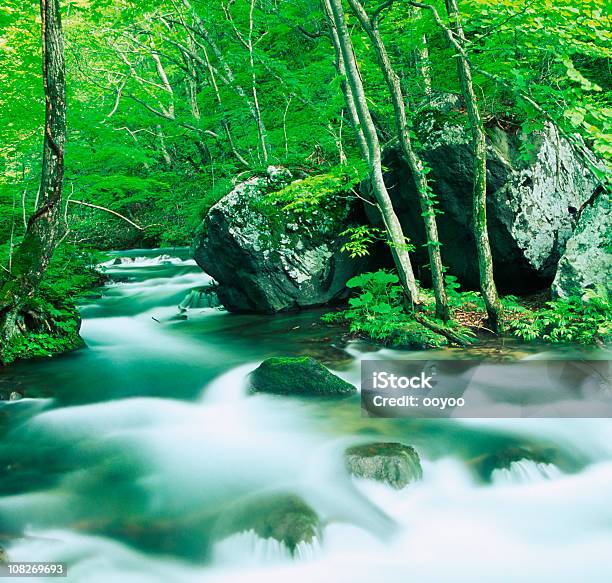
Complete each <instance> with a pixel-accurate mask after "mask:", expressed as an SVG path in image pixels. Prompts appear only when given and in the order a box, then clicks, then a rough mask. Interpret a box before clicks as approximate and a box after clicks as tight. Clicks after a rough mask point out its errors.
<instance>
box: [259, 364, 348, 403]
mask: <svg viewBox="0 0 612 583" xmlns="http://www.w3.org/2000/svg"><path fill="white" fill-rule="evenodd" d="M250 391H251V392H252V393H271V394H274V395H293V396H303V397H346V396H349V395H352V394H354V393H356V391H357V389H356V388H355V387H354V386H353V385H351V384H350V383H347V382H346V381H344V380H342V379H341V378H340V377H337V376H336V375H335V374H333V373H332V372H330V371H329V370H328V369H327V368H326V367H324V366H323V365H322V364H321V363H320V362H318V361H316V360H315V359H314V358H311V357H310V356H302V357H274V358H268V359H267V360H264V361H263V362H262V363H261V365H259V367H258V368H257V369H255V370H254V371H253V372H252V373H251V375H250Z"/></svg>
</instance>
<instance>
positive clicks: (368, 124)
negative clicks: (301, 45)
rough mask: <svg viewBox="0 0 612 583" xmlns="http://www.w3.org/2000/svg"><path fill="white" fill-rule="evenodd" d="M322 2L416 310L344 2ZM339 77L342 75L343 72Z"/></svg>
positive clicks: (374, 184)
mask: <svg viewBox="0 0 612 583" xmlns="http://www.w3.org/2000/svg"><path fill="white" fill-rule="evenodd" d="M322 2H323V8H324V10H325V12H326V13H327V14H328V22H329V24H330V30H331V36H332V40H333V41H334V43H338V46H337V47H336V52H337V54H339V55H341V57H342V65H343V68H344V73H345V74H346V81H347V83H346V84H344V85H343V89H344V90H345V98H346V101H347V107H348V109H349V112H350V114H351V117H352V118H353V117H354V116H356V117H357V119H356V120H354V121H355V122H356V123H357V128H358V132H357V133H358V139H359V144H360V147H361V150H362V156H363V157H364V159H365V160H366V162H367V163H368V165H369V170H370V183H371V186H372V190H373V192H374V196H375V198H376V202H377V204H378V208H379V210H380V213H381V215H382V218H383V222H384V225H385V228H386V231H387V235H388V237H389V244H390V246H391V252H392V254H393V259H394V261H395V266H396V268H397V271H398V275H399V278H400V281H401V282H402V286H403V287H404V290H405V293H406V295H407V297H408V299H409V301H410V302H411V303H412V304H413V305H414V306H418V304H419V303H420V301H421V298H420V293H419V289H418V287H417V283H416V280H415V277H414V272H413V270H412V263H411V261H410V255H409V252H408V248H407V245H406V238H405V237H404V232H403V230H402V226H401V224H400V221H399V219H398V217H397V215H396V213H395V210H394V209H393V203H392V202H391V197H390V196H389V192H388V191H387V187H386V185H385V181H384V178H383V172H382V160H381V152H380V143H379V141H378V135H377V133H376V127H375V125H374V122H373V120H372V115H371V113H370V110H369V107H368V104H367V99H366V95H365V89H364V87H363V83H362V81H361V75H360V73H359V69H358V67H357V62H356V60H355V54H354V50H353V43H352V41H351V37H350V34H349V31H348V28H347V25H346V21H345V15H344V9H343V7H342V0H322ZM339 73H340V74H341V75H342V73H343V72H342V70H340V71H339Z"/></svg>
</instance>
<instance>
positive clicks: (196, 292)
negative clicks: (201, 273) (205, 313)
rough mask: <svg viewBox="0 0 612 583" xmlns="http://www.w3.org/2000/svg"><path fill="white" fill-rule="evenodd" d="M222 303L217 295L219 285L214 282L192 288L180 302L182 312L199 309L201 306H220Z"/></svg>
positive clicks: (179, 307)
mask: <svg viewBox="0 0 612 583" xmlns="http://www.w3.org/2000/svg"><path fill="white" fill-rule="evenodd" d="M220 305H221V302H220V301H219V297H218V295H217V286H216V285H214V284H210V285H205V286H202V287H198V288H196V289H192V290H191V291H190V292H189V293H188V294H187V296H186V297H185V299H184V300H183V301H182V302H181V303H180V304H179V306H178V309H179V310H180V311H181V312H186V311H187V310H197V309H201V308H218V307H219V306H220Z"/></svg>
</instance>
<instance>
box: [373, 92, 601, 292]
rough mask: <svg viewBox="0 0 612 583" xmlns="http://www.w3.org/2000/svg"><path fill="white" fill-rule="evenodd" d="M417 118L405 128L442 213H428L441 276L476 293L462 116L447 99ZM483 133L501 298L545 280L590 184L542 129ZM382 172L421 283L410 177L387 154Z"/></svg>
mask: <svg viewBox="0 0 612 583" xmlns="http://www.w3.org/2000/svg"><path fill="white" fill-rule="evenodd" d="M426 113H427V112H425V113H423V114H422V115H420V116H419V125H418V126H417V128H415V129H416V130H417V133H418V135H419V138H420V141H421V143H422V144H423V151H422V156H423V158H424V159H425V161H426V162H427V164H428V165H429V166H430V167H431V173H430V174H429V177H430V180H431V185H432V187H433V190H434V192H435V193H436V195H437V198H438V201H439V208H440V210H441V211H442V213H443V214H441V215H439V216H438V226H439V231H440V240H441V241H442V258H443V261H444V263H445V265H446V266H447V267H448V268H449V272H450V273H452V274H453V275H456V276H457V277H458V278H459V279H460V281H461V282H462V283H464V284H465V285H467V286H469V287H472V288H477V287H478V273H477V269H476V266H477V265H478V263H477V261H476V255H475V246H474V239H473V237H472V235H471V227H470V224H471V215H472V213H471V197H472V177H473V155H472V147H471V139H470V134H469V131H468V130H467V127H466V126H467V120H466V116H465V113H464V111H463V110H462V109H461V104H460V102H459V100H458V98H454V97H452V96H446V97H445V98H444V99H440V103H436V102H435V100H434V102H433V103H432V105H431V109H430V110H429V113H428V114H426ZM487 133H488V139H487V181H488V189H487V190H488V192H487V194H488V204H487V211H488V218H489V234H490V239H491V248H492V251H493V259H494V264H495V276H496V281H497V283H498V286H499V287H500V289H501V290H502V291H504V292H516V293H520V292H527V291H533V290H536V289H542V288H544V287H546V286H548V285H550V284H551V282H552V281H553V278H554V277H555V273H556V269H557V263H558V262H559V259H560V257H561V256H562V255H563V252H564V250H565V245H566V243H567V241H568V239H569V238H570V237H571V235H572V232H573V230H574V227H575V226H576V222H577V220H578V218H579V214H580V211H581V209H582V208H583V206H584V205H585V203H586V202H587V201H588V200H589V199H590V198H591V197H592V195H593V193H594V192H595V191H596V190H597V189H598V187H599V182H598V180H597V179H596V178H595V176H594V175H593V173H592V172H591V171H590V170H589V169H588V167H587V164H586V163H585V161H584V159H583V154H582V153H579V152H577V150H576V148H575V147H574V146H573V145H572V144H570V143H569V142H568V140H566V139H565V138H564V137H562V136H561V135H560V133H559V131H558V130H557V128H555V126H553V125H552V124H550V123H546V124H544V127H543V129H542V130H539V131H534V132H532V133H530V134H528V135H527V134H525V133H523V132H522V131H520V130H519V128H516V127H515V128H512V127H511V128H510V129H506V130H502V129H501V128H500V127H499V126H498V125H495V126H494V127H490V128H488V129H487ZM577 139H578V138H577ZM385 166H386V167H387V168H388V170H389V171H388V172H387V173H386V176H385V179H386V181H387V183H388V186H389V188H390V193H391V195H392V198H393V202H394V205H395V208H396V210H397V212H398V215H399V216H400V220H401V222H402V225H403V226H404V230H405V234H406V235H407V236H408V237H409V238H410V239H411V240H412V242H413V243H414V244H416V246H417V250H416V253H415V264H416V270H417V275H418V277H419V278H420V279H421V280H422V281H425V282H428V280H429V274H428V267H427V253H426V248H424V247H423V244H424V243H425V234H424V229H423V224H422V218H421V211H420V207H419V203H418V199H417V196H416V191H415V188H414V183H413V179H412V175H411V173H410V170H409V168H408V167H407V165H406V164H405V163H404V162H403V160H402V159H401V156H400V154H399V151H398V149H397V147H390V148H388V149H387V151H386V154H385ZM366 207H367V208H366V212H368V214H369V217H370V220H371V221H372V222H374V223H375V224H379V223H380V219H379V217H378V216H377V214H378V213H377V212H376V211H375V210H373V207H371V206H370V205H366Z"/></svg>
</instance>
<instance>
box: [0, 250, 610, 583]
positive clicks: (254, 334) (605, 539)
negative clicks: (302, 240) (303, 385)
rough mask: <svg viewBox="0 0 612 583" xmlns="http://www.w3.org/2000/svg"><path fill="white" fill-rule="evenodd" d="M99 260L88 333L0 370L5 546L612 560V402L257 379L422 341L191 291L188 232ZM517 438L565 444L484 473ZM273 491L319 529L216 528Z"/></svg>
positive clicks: (204, 557)
mask: <svg viewBox="0 0 612 583" xmlns="http://www.w3.org/2000/svg"><path fill="white" fill-rule="evenodd" d="M166 253H168V254H169V255H165V254H166ZM115 258H117V259H115ZM107 270H108V273H109V275H110V276H112V278H113V279H114V280H115V282H114V283H112V284H110V285H108V286H107V287H106V288H105V289H104V290H103V291H102V293H101V295H100V297H97V298H92V299H91V300H90V301H89V302H88V303H87V304H86V305H84V306H82V315H83V328H82V335H83V338H84V339H85V342H86V344H87V347H86V348H84V349H82V350H79V351H77V352H75V353H73V354H71V355H68V356H65V357H62V358H57V359H53V360H49V361H38V362H29V363H22V364H19V365H17V366H14V367H11V368H10V369H8V370H6V371H3V372H2V373H1V376H0V381H2V383H3V386H10V387H11V388H12V389H13V390H15V391H18V392H20V393H21V394H23V395H25V398H23V399H19V400H15V401H10V402H9V401H3V402H0V431H1V433H2V441H1V443H0V479H1V481H0V537H1V538H0V544H2V546H4V547H5V548H6V550H7V553H8V555H9V557H10V559H11V560H13V561H64V562H66V563H67V564H68V567H69V575H68V580H69V581H75V582H84V583H85V582H87V583H97V582H101V583H102V582H103V583H107V582H110V581H120V582H126V583H132V582H134V583H136V582H138V583H141V582H142V583H153V582H196V581H197V582H220V583H228V582H239V581H248V582H249V583H252V582H258V581H262V582H264V581H265V582H266V583H273V582H276V581H278V582H285V581H287V580H291V581H295V582H304V583H305V582H310V581H325V582H345V581H346V582H354V583H362V582H363V583H376V582H378V581H380V582H383V581H384V582H396V581H397V582H402V583H403V582H404V581H407V580H412V581H418V582H429V581H432V582H445V581H452V582H458V581H459V582H461V581H470V582H471V581H474V580H477V579H480V580H483V581H492V582H497V581H501V582H503V581H520V582H522V581H525V582H527V581H529V582H532V581H540V582H548V581H550V582H553V581H554V582H555V583H558V582H560V581H572V582H574V581H581V582H582V581H588V582H599V581H601V582H604V581H606V582H607V581H610V580H612V552H611V551H612V421H610V420H608V419H497V420H483V419H481V420H467V419H466V420H453V419H445V420H396V419H366V418H362V417H361V415H360V409H359V398H358V397H354V398H350V399H346V400H343V401H332V402H329V401H325V402H320V401H311V400H306V401H304V400H294V399H290V398H283V397H273V396H266V395H258V396H248V395H247V394H246V390H245V380H246V375H247V374H248V372H249V371H251V370H252V369H253V368H255V367H256V366H257V365H258V363H259V362H261V361H262V360H263V359H264V358H267V357H269V356H272V355H298V354H310V355H313V356H315V357H316V358H319V359H320V360H322V361H324V362H325V363H326V364H327V365H328V366H329V367H330V368H332V369H333V370H334V371H335V372H336V373H337V374H339V375H340V376H342V377H343V378H346V379H347V380H349V381H351V382H353V383H355V384H358V382H359V362H360V360H361V359H364V358H383V357H384V358H398V359H399V358H419V357H420V356H422V353H409V352H400V351H390V350H383V351H380V350H377V349H375V348H374V347H371V346H368V345H366V344H364V343H360V342H348V343H347V342H345V341H343V340H342V337H341V334H340V333H339V332H338V331H336V330H333V329H330V328H329V327H325V326H322V325H320V324H319V323H318V318H319V316H320V312H317V311H313V312H304V313H300V314H293V315H282V316H275V317H270V316H237V315H230V314H227V313H225V312H223V311H221V310H219V309H215V308H206V307H198V306H197V302H196V305H195V306H194V307H192V309H190V310H188V311H184V310H179V309H177V306H178V305H179V304H181V302H183V300H185V298H186V297H187V296H188V295H189V293H190V291H191V290H193V289H194V288H197V287H199V286H203V285H206V284H207V283H208V282H209V281H210V278H208V277H207V276H206V275H205V274H203V273H202V272H201V271H200V270H199V269H198V267H197V266H196V265H195V263H194V262H193V261H191V260H189V259H188V258H187V257H186V254H185V253H184V252H176V251H172V252H169V251H164V250H156V251H132V252H124V253H117V254H115V256H114V258H113V260H112V261H110V262H109V265H108V267H107ZM192 306H193V303H192ZM503 350H505V351H506V352H507V353H509V354H514V355H515V356H518V357H531V358H533V357H534V356H536V357H537V356H538V355H537V354H528V353H527V352H525V349H521V350H522V351H523V352H522V353H521V352H519V351H517V350H515V349H512V348H504V349H503ZM437 354H438V355H440V354H441V353H440V352H438V353H437ZM444 356H446V357H453V356H457V353H453V352H452V351H445V352H444ZM547 356H548V357H560V358H563V357H565V356H567V354H565V353H556V352H553V353H550V352H549V353H548V355H547ZM600 357H601V355H600ZM0 388H1V387H0ZM498 390H499V388H498ZM373 439H374V440H384V441H390V440H397V441H402V442H404V443H408V444H411V445H413V446H415V448H416V449H417V450H418V451H419V454H420V455H421V458H422V462H423V474H424V477H423V480H422V481H421V482H419V483H416V484H412V485H410V486H408V487H407V488H405V489H403V490H399V491H396V490H392V489H390V488H388V487H387V486H385V485H383V484H379V483H374V482H369V481H364V480H355V479H352V478H349V477H348V476H347V475H346V472H345V470H344V465H343V461H342V452H343V451H344V449H346V447H347V446H348V445H352V444H355V443H359V442H363V441H368V440H370V441H371V440H373ZM509 448H510V449H512V448H515V449H516V448H528V449H531V450H534V448H535V449H538V448H539V449H541V450H548V451H554V457H555V459H556V460H558V463H548V462H546V463H543V462H540V461H533V460H527V459H524V460H516V461H514V462H513V463H512V464H510V465H509V466H508V467H506V468H505V469H496V470H494V471H492V473H490V475H489V476H483V475H481V474H480V473H479V472H478V471H476V468H477V467H480V466H479V460H482V459H486V458H487V456H495V455H496V454H498V453H499V452H503V451H505V450H508V449H509ZM278 491H282V492H292V493H295V494H297V495H299V496H300V497H302V498H303V499H304V500H305V501H306V502H307V503H308V504H309V505H310V506H311V507H312V508H314V509H315V510H316V512H317V513H318V514H319V516H320V517H321V519H322V521H323V524H324V528H323V535H322V538H321V541H320V542H317V543H315V544H301V545H299V546H298V547H297V549H296V550H295V553H294V555H293V556H291V554H290V553H289V552H288V550H287V548H285V547H284V545H282V544H280V543H278V542H277V541H275V540H273V539H261V538H258V537H257V536H256V535H255V534H254V532H252V531H251V532H242V533H237V534H235V535H233V536H231V537H229V538H224V539H223V538H221V539H220V538H216V537H215V532H216V526H215V525H216V523H217V522H218V520H219V519H220V517H222V516H223V514H224V512H225V509H227V508H231V505H232V504H233V503H235V502H236V501H238V500H242V499H244V498H245V497H248V496H252V495H254V494H257V493H270V492H278Z"/></svg>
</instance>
